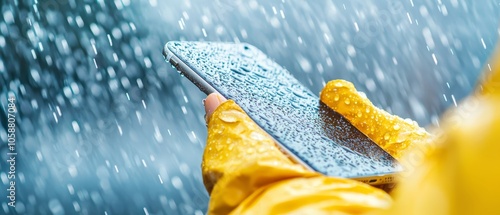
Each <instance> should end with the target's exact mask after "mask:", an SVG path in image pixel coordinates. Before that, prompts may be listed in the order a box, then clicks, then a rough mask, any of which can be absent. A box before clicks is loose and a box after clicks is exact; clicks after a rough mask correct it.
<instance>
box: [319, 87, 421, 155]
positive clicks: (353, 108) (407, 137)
mask: <svg viewBox="0 0 500 215" xmlns="http://www.w3.org/2000/svg"><path fill="white" fill-rule="evenodd" d="M320 97H321V101H322V102H323V103H325V104H326V105H327V106H329V107H330V108H332V109H333V110H335V111H336V112H338V113H339V114H341V115H343V116H344V117H345V118H346V119H347V120H349V122H351V124H352V125H354V126H355V127H356V128H357V129H358V130H359V131H361V132H363V133H364V134H365V135H366V136H368V137H369V138H370V139H372V140H373V141H374V142H375V143H377V144H378V145H379V146H380V147H382V148H383V149H384V150H385V151H386V152H388V153H389V154H391V155H392V156H393V157H394V158H396V159H398V160H400V159H401V157H402V156H403V155H404V154H405V153H406V152H408V151H409V150H410V149H411V148H414V147H415V146H423V144H427V143H429V142H430V140H431V135H430V134H429V133H427V132H426V131H425V130H424V129H423V128H421V127H419V126H418V124H417V123H416V122H415V121H413V120H410V119H402V118H401V117H399V116H396V115H392V114H390V113H388V112H386V111H384V110H382V109H379V108H377V107H376V106H375V105H373V104H372V103H371V102H370V100H368V98H366V95H364V93H361V92H358V91H357V90H356V88H354V85H353V84H352V83H351V82H348V81H345V80H333V81H330V82H328V83H327V85H326V86H325V88H323V90H322V91H321V95H320Z"/></svg>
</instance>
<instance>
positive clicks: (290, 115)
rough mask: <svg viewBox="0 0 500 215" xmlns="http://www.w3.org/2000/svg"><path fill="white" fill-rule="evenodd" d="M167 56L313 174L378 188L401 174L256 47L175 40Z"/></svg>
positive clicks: (385, 156) (369, 142) (376, 148)
mask: <svg viewBox="0 0 500 215" xmlns="http://www.w3.org/2000/svg"><path fill="white" fill-rule="evenodd" d="M163 54H164V56H165V59H166V61H168V62H170V63H171V64H172V66H173V67H175V68H176V69H177V70H178V71H179V72H180V73H182V74H183V75H184V76H185V77H186V78H188V79H189V80H190V81H191V82H193V83H194V84H195V85H196V86H197V87H198V88H199V89H200V90H201V91H203V92H205V93H206V94H210V93H213V92H217V93H220V94H221V95H222V96H223V97H225V98H227V99H232V100H234V101H235V102H236V103H237V104H238V105H239V106H240V107H241V108H242V109H243V110H244V111H245V112H246V113H247V114H248V116H250V118H251V119H252V120H253V121H255V123H256V124H258V125H259V126H260V127H261V128H262V129H263V130H264V131H266V132H267V133H268V134H269V135H270V136H271V137H272V138H274V140H275V141H276V143H277V145H278V146H279V147H280V149H281V150H282V151H283V152H285V153H286V154H287V155H288V156H289V157H290V158H291V159H293V160H294V161H295V162H297V163H299V164H301V165H303V166H304V167H306V168H308V169H310V170H313V171H317V172H320V173H322V174H324V175H328V176H335V177H345V178H352V179H356V180H359V181H362V182H365V183H368V184H372V185H382V184H392V183H394V180H395V177H394V176H395V174H397V173H398V172H400V171H401V167H400V165H399V164H398V163H397V162H396V160H395V159H394V158H393V157H391V155H389V154H388V153H387V152H385V151H384V150H383V149H382V148H380V147H379V146H378V145H377V144H375V143H374V142H373V141H372V140H370V138H368V137H367V136H366V135H364V134H363V133H362V132H360V131H359V130H358V129H356V128H355V127H354V126H353V125H352V124H351V123H350V122H349V121H348V120H347V119H345V118H344V117H343V116H342V115H340V114H338V113H336V112H335V111H333V110H332V109H331V108H329V107H328V106H326V105H325V104H324V103H322V102H321V101H320V99H319V97H318V96H317V94H316V93H312V92H311V91H310V90H309V89H308V88H307V87H305V86H303V85H302V84H301V83H300V82H299V81H298V80H297V79H295V78H294V77H293V76H292V74H290V72H288V71H287V70H286V69H285V68H283V67H282V66H280V65H278V64H277V63H276V62H274V61H273V60H271V59H270V58H269V57H267V56H266V54H264V53H263V52H262V51H260V50H259V49H258V48H256V47H254V46H252V45H250V44H246V43H221V42H180V41H172V42H168V43H167V44H166V45H165V47H164V49H163Z"/></svg>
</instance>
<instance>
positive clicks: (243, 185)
mask: <svg viewBox="0 0 500 215" xmlns="http://www.w3.org/2000/svg"><path fill="white" fill-rule="evenodd" d="M321 101H322V102H324V103H325V104H327V105H328V106H329V107H330V108H332V109H334V110H336V111H338V112H339V113H340V114H342V115H344V116H345V117H346V118H347V119H348V120H349V121H351V123H353V125H354V126H356V127H357V128H358V129H359V130H360V131H361V132H363V133H365V134H366V135H368V136H369V137H370V138H372V140H374V141H375V142H376V143H378V144H379V145H380V146H381V147H382V148H384V149H385V150H386V151H387V152H389V153H390V154H391V155H392V156H393V157H395V158H396V159H400V158H401V156H402V155H403V152H404V151H406V150H407V149H409V148H410V145H411V144H410V143H413V142H419V141H427V140H428V139H429V137H430V135H429V134H428V133H427V132H426V131H425V130H424V129H423V128H420V127H419V126H418V125H417V124H416V123H415V122H412V121H409V120H404V119H402V118H399V117H397V116H393V115H390V114H389V113H387V112H385V111H383V110H381V109H379V108H377V107H375V106H374V105H373V104H372V103H371V102H370V101H369V100H368V99H367V98H366V97H364V96H362V95H361V94H360V93H358V92H357V91H356V90H355V88H354V86H353V85H352V83H350V82H347V81H344V80H334V81H331V82H329V83H328V84H327V85H326V87H325V88H324V89H323V91H322V93H321ZM363 115H364V116H366V117H363ZM208 127H209V130H208V131H209V133H208V141H207V147H206V149H205V154H204V157H203V164H202V171H203V179H204V183H205V186H206V187H207V190H208V191H209V192H210V193H211V198H212V199H218V201H211V202H210V205H209V210H210V212H211V213H214V214H225V213H229V212H230V211H232V210H233V209H234V208H235V207H236V206H238V205H240V204H241V205H240V206H239V207H238V209H237V210H236V211H233V212H234V213H236V214H238V213H241V212H243V211H246V210H249V208H251V210H249V211H252V213H255V212H256V213H259V212H265V211H268V210H269V208H267V207H272V205H273V204H272V203H270V202H273V201H275V202H276V203H278V202H280V201H283V198H288V199H289V201H293V200H294V199H297V200H299V199H302V198H304V197H307V198H308V199H310V201H311V202H316V204H320V205H321V204H322V203H323V202H322V201H321V198H318V199H317V198H315V197H317V196H321V195H330V196H331V198H332V199H335V198H338V199H343V201H339V202H338V204H336V203H332V202H329V203H327V204H325V205H323V206H321V207H324V209H327V208H330V209H338V208H340V207H341V205H342V204H345V203H346V202H349V204H352V205H353V206H354V205H355V207H352V208H346V209H345V212H353V211H352V210H353V208H355V210H361V211H364V210H366V211H369V210H373V209H383V208H386V207H387V206H388V205H390V202H391V200H390V197H389V196H388V195H387V194H386V193H384V192H383V191H381V190H378V189H373V188H372V187H370V186H369V185H366V184H363V183H360V182H357V181H353V180H349V179H340V178H333V177H324V176H321V175H320V174H318V173H316V172H311V171H309V170H306V169H305V168H304V167H302V166H301V165H299V164H296V163H294V162H292V161H291V160H290V159H289V158H288V157H287V156H286V155H285V154H284V153H283V152H281V151H280V150H279V148H278V147H277V146H276V144H275V143H274V141H273V140H272V139H271V138H270V137H269V136H268V134H267V133H266V132H265V131H263V130H262V129H261V128H260V127H258V126H257V125H256V124H255V123H254V122H253V121H252V120H251V119H250V118H249V117H248V116H247V115H246V114H245V113H244V111H243V110H242V109H241V108H240V107H239V106H238V105H237V104H236V103H235V102H234V101H231V100H230V101H227V102H224V103H222V104H221V105H220V106H219V107H218V108H217V109H216V110H215V111H214V113H213V115H212V116H211V117H210V118H209V121H208ZM374 128H376V129H374ZM228 170H229V171H228ZM304 178H312V179H309V180H305V179H304ZM274 182H279V183H278V185H273V186H278V187H283V188H286V187H287V186H289V187H295V188H297V190H301V189H300V188H306V187H310V186H318V185H321V186H322V187H321V191H320V192H319V193H318V192H317V190H315V189H305V190H309V191H306V192H298V193H287V192H284V191H283V190H281V189H273V190H271V191H269V190H267V192H266V194H265V195H264V197H262V196H259V195H260V193H262V192H263V191H264V190H266V189H267V188H266V185H268V184H272V183H274ZM273 192H278V193H273ZM347 193H349V195H347ZM249 195H252V196H259V198H264V199H265V200H262V199H260V201H263V202H267V203H268V204H267V207H266V205H259V206H258V207H257V206H255V205H253V204H251V202H252V200H248V199H252V197H248V196H249ZM275 195H278V196H282V198H280V199H279V200H278V199H274V200H273V196H275ZM346 196H349V197H348V198H347V197H346ZM247 197H248V199H247ZM245 199H246V200H245ZM243 201H244V202H243ZM311 204H313V203H311ZM314 208H316V207H311V209H314ZM303 212H307V213H313V212H314V211H303ZM316 212H317V211H316Z"/></svg>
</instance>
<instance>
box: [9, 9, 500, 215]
mask: <svg viewBox="0 0 500 215" xmlns="http://www.w3.org/2000/svg"><path fill="white" fill-rule="evenodd" d="M0 9H1V11H0V105H1V107H2V108H1V109H0V120H1V123H0V127H1V129H0V140H1V141H0V142H1V145H0V157H1V161H0V169H1V171H0V181H1V183H0V184H1V185H2V188H1V189H0V196H2V197H1V200H0V202H1V208H0V214H3V213H6V214H9V213H19V214H205V213H206V209H207V203H208V195H207V193H206V191H205V189H204V187H203V184H202V180H201V173H200V162H201V156H202V152H203V146H204V144H205V138H206V128H205V125H204V120H203V114H204V113H203V107H202V103H201V100H202V99H203V98H204V95H203V93H201V92H200V91H199V90H198V89H197V88H196V87H195V86H194V85H193V84H191V83H190V82H189V81H188V80H186V79H185V78H182V77H181V76H179V75H178V73H177V72H175V71H174V70H173V69H172V68H171V67H170V65H169V64H167V63H165V62H164V59H163V56H162V54H161V50H162V47H163V45H164V44H165V43H166V42H167V41H170V40H197V41H234V42H248V43H251V44H253V45H255V46H256V47H258V48H260V49H261V50H263V51H264V52H265V53H267V54H268V55H269V56H270V57H272V58H273V59H275V60H276V61H277V62H278V63H279V64H281V65H283V66H284V67H286V68H287V69H288V70H290V71H291V72H292V74H293V75H294V76H295V77H296V78H297V79H298V80H300V81H301V82H302V83H303V84H304V85H305V86H307V87H309V88H310V89H311V90H312V91H313V92H318V93H319V91H320V90H321V89H322V87H323V86H324V85H325V83H326V82H327V81H328V80H331V79H338V78H342V79H347V80H349V81H351V82H353V83H354V84H355V86H356V87H357V88H358V89H359V90H361V91H363V92H365V93H366V95H367V96H368V98H370V99H371V100H372V101H373V102H374V103H375V104H376V105H377V106H379V107H382V108H384V109H385V110H388V111H389V112H391V113H394V114H398V115H400V116H402V117H404V118H411V119H414V120H416V121H417V122H419V123H420V125H422V126H427V125H430V124H437V122H438V118H439V115H440V114H441V113H442V112H443V111H444V110H445V109H446V108H447V107H450V106H453V105H455V104H456V103H457V102H459V100H460V99H462V98H464V97H465V96H466V95H467V94H468V93H469V92H470V91H471V90H472V89H473V87H474V86H475V84H476V81H477V79H478V76H479V74H481V72H482V69H483V68H486V69H487V68H488V66H487V64H485V63H486V62H487V59H488V57H489V55H490V54H491V53H492V51H493V50H494V48H495V44H496V41H497V38H498V35H499V34H500V29H499V28H498V24H499V23H498V22H499V21H500V1H499V0H482V1H473V0H422V1H413V0H404V1H396V0H351V1H349V0H333V1H314V2H313V1H309V2H306V1H288V0H287V1H285V0H270V1H265V0H259V1H257V0H249V1H242V0H234V1H229V0H228V1H222V0H215V1H203V0H185V1H171V0H168V1H158V0H136V1H132V0H114V1H113V0H110V1H104V0H43V1H42V0H38V1H37V0H3V1H1V6H0ZM9 95H15V96H16V98H17V101H16V102H17V103H16V105H17V107H18V113H17V120H18V123H17V129H18V133H17V136H18V138H17V152H18V156H17V163H16V168H17V179H16V183H17V188H16V189H17V190H16V191H17V193H16V207H15V208H11V207H9V206H8V205H7V202H8V199H7V198H4V196H7V195H8V194H7V190H6V189H7V184H8V183H9V180H8V178H7V170H8V168H9V166H8V164H7V162H6V160H7V159H8V158H7V151H8V150H7V145H6V143H7V132H6V131H7V118H6V113H7V103H8V101H7V97H8V96H9Z"/></svg>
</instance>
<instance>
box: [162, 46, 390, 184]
mask: <svg viewBox="0 0 500 215" xmlns="http://www.w3.org/2000/svg"><path fill="white" fill-rule="evenodd" d="M169 43H171V42H168V43H166V44H165V46H164V47H163V56H164V57H165V61H167V62H169V63H170V64H172V66H173V67H174V68H175V69H176V70H177V71H178V72H180V73H181V74H182V75H184V77H186V78H187V79H188V80H190V81H191V82H192V83H193V84H195V85H196V86H197V87H198V88H199V89H200V90H201V91H202V92H204V93H205V94H207V95H209V94H211V93H219V92H218V91H217V90H216V89H215V88H213V87H212V86H211V85H210V84H209V83H207V82H206V81H205V80H204V79H203V78H202V77H201V76H200V75H198V73H196V72H195V71H194V70H193V69H192V68H191V67H189V66H188V65H187V64H186V63H184V62H183V61H182V60H181V59H180V58H179V57H178V56H177V55H176V54H175V53H174V52H172V51H171V50H170V49H169V48H168V44H169ZM239 44H241V45H245V46H250V47H252V48H256V47H254V46H253V45H251V44H248V43H239ZM256 124H257V123H256ZM257 125H258V124H257ZM258 126H259V125H258ZM259 127H260V126H259ZM261 129H262V128H261ZM263 130H264V129H263ZM264 131H265V130H264ZM268 137H269V138H271V139H273V140H274V142H275V143H276V145H277V146H278V148H279V149H280V151H282V152H283V153H284V154H285V155H287V156H288V157H289V158H290V159H291V160H292V161H294V162H296V163H298V164H300V165H302V166H303V167H305V168H306V169H308V170H310V171H314V172H318V171H316V170H315V169H313V168H312V167H310V166H309V165H308V164H306V163H305V162H304V161H302V160H301V159H300V158H299V157H298V156H297V155H295V154H294V153H292V152H291V151H290V150H288V149H287V148H286V147H285V146H283V145H282V144H281V143H280V142H279V141H277V140H276V139H275V138H273V137H272V136H271V135H268ZM395 162H397V161H396V160H395ZM397 175H398V173H397V172H394V173H388V174H379V175H369V176H362V177H353V178H350V179H354V180H356V181H360V182H363V183H366V184H370V185H384V184H393V183H396V178H397Z"/></svg>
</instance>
